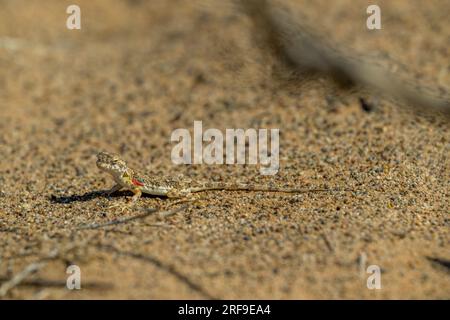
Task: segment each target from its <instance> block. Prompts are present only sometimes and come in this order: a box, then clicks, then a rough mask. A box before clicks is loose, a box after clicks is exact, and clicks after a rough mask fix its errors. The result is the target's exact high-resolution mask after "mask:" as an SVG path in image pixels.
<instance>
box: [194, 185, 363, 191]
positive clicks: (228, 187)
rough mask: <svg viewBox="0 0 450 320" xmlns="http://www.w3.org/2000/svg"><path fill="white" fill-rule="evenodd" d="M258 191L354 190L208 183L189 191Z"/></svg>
mask: <svg viewBox="0 0 450 320" xmlns="http://www.w3.org/2000/svg"><path fill="white" fill-rule="evenodd" d="M215 190H216V191H260V192H280V193H312V192H354V191H355V190H352V189H333V188H331V189H326V188H311V189H308V188H278V187H261V186H254V185H246V184H209V185H205V186H201V187H196V188H191V189H190V192H191V193H198V192H204V191H215Z"/></svg>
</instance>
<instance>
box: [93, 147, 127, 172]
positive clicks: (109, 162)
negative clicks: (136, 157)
mask: <svg viewBox="0 0 450 320" xmlns="http://www.w3.org/2000/svg"><path fill="white" fill-rule="evenodd" d="M97 167H98V168H99V169H100V170H103V171H106V172H108V173H109V174H111V175H113V176H114V177H118V176H122V175H123V174H124V173H125V172H126V171H127V170H128V166H127V163H126V162H125V161H123V160H122V159H121V158H120V157H119V156H118V155H116V154H113V153H108V152H100V153H98V154H97Z"/></svg>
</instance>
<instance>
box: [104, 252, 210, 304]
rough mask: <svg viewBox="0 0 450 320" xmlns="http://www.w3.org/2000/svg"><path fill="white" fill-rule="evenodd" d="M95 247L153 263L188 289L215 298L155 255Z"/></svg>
mask: <svg viewBox="0 0 450 320" xmlns="http://www.w3.org/2000/svg"><path fill="white" fill-rule="evenodd" d="M97 248H99V249H101V250H106V251H110V252H114V253H116V254H119V255H122V256H125V257H131V258H134V259H138V260H142V261H146V262H149V263H151V264H153V265H154V266H156V267H158V268H160V269H162V270H165V271H167V272H169V273H170V274H171V275H173V276H174V277H176V278H177V279H178V280H180V281H181V282H183V283H184V284H186V285H187V286H188V287H189V288H190V289H192V290H194V291H196V292H197V293H199V294H201V295H203V296H205V297H206V298H208V299H211V300H217V297H215V296H213V295H211V294H210V293H209V292H208V291H206V290H205V289H204V288H203V287H202V286H200V285H199V284H197V283H195V282H193V281H192V280H191V279H189V278H188V277H187V276H186V275H184V274H182V273H181V272H179V271H178V270H177V269H176V268H175V267H174V266H172V265H168V264H165V263H164V262H162V261H160V260H158V259H157V258H156V257H153V256H150V255H142V254H140V253H134V252H126V251H121V250H119V249H117V248H116V247H114V246H111V245H97Z"/></svg>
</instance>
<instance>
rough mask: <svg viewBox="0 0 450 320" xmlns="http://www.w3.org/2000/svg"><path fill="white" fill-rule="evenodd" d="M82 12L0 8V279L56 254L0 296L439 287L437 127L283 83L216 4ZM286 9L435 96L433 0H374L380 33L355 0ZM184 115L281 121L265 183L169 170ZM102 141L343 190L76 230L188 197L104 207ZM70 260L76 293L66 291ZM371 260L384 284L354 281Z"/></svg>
mask: <svg viewBox="0 0 450 320" xmlns="http://www.w3.org/2000/svg"><path fill="white" fill-rule="evenodd" d="M77 3H78V5H79V6H80V7H81V11H82V29H81V30H68V29H67V28H66V27H65V23H66V18H67V16H68V15H67V14H66V8H67V6H68V5H70V4H72V3H71V1H56V0H54V1H50V0H49V1H1V2H0V5H1V7H2V9H1V10H0V70H1V72H0V75H1V76H0V112H1V113H0V279H1V280H0V290H1V288H2V285H4V284H5V283H7V281H8V280H11V279H12V277H14V275H18V274H20V272H21V271H22V270H23V269H24V268H25V267H26V266H27V265H29V264H32V263H34V262H36V261H42V259H45V258H46V257H47V258H48V257H49V255H51V254H52V252H53V254H54V253H55V251H54V250H57V254H56V255H54V256H51V258H49V259H47V260H45V262H46V264H45V265H43V266H41V267H40V268H39V270H37V271H36V272H35V273H33V274H30V275H29V276H27V277H26V278H25V279H24V280H23V281H22V282H21V283H19V284H18V285H16V286H13V287H12V288H10V289H8V290H6V291H7V292H5V294H4V297H3V298H13V299H25V298H26V299H90V298H100V299H119V298H125V299H165V298H167V299H176V298H178V299H186V298H189V299H204V298H219V299H244V298H245V299H260V298H261V299H422V298H425V299H429V298H438V299H448V298H450V278H449V261H450V250H449V248H450V246H449V212H450V204H449V190H450V189H449V181H450V179H449V178H450V165H449V159H448V158H449V154H450V147H449V146H450V144H449V142H450V133H449V121H448V119H447V120H446V119H445V118H442V117H438V116H435V117H433V116H421V115H417V114H415V113H413V112H410V111H406V110H407V109H404V110H405V111H402V110H403V109H401V108H399V106H398V104H397V103H395V102H392V101H388V100H386V99H383V98H380V97H379V96H377V95H376V94H373V95H369V96H361V95H360V93H358V92H356V93H355V92H350V93H349V92H346V91H344V90H342V89H340V88H339V87H337V86H336V85H334V84H333V83H332V81H331V80H330V79H328V78H327V77H315V78H308V77H304V78H303V79H300V81H287V80H286V77H287V76H286V74H285V73H284V72H285V70H284V69H283V67H282V66H280V65H279V64H278V62H277V61H276V59H275V58H274V57H273V56H271V55H270V54H268V53H267V52H265V51H264V48H261V46H259V45H258V43H257V40H255V37H253V35H254V34H255V33H254V30H253V29H252V27H251V23H250V22H249V20H248V19H247V18H246V17H245V16H243V15H239V14H237V13H236V12H234V11H233V10H232V7H231V6H229V5H227V4H224V2H221V3H217V2H214V1H175V0H171V1H115V2H114V5H111V2H110V1H106V0H98V1H85V0H79V1H77ZM296 3H297V5H296V6H297V8H298V10H299V11H301V12H302V14H303V15H304V16H306V17H307V18H308V20H309V21H310V22H311V25H312V26H313V27H314V28H316V29H317V30H320V32H322V33H323V34H325V35H326V37H327V38H329V39H330V40H333V41H334V42H336V43H338V44H339V45H343V46H345V47H348V48H353V50H359V51H360V52H364V53H367V54H379V55H389V56H390V57H392V58H393V59H395V60H396V61H398V62H399V63H401V64H403V65H406V66H407V67H408V69H409V70H411V72H412V74H413V75H414V77H415V78H416V79H419V80H420V81H422V82H423V83H426V84H429V85H430V86H435V87H436V86H439V87H443V88H449V87H450V72H449V64H448V62H449V59H448V58H449V56H450V52H449V49H450V47H449V45H448V44H449V41H448V39H449V38H450V28H449V20H448V14H449V13H450V3H449V2H448V1H438V0H433V1H418V0H417V1H406V0H404V1H403V0H398V1H395V2H392V1H379V5H380V6H381V8H382V17H383V29H382V30H381V31H375V32H374V31H368V30H367V29H366V28H365V19H366V13H365V8H366V7H367V6H368V4H369V3H368V2H367V1H354V0H341V1H338V2H336V3H334V2H333V3H332V4H331V3H330V2H329V1H314V2H313V1H296ZM255 41H256V42H255ZM300 78H301V76H300ZM297 80H298V79H297ZM287 82H289V83H287ZM361 94H362V93H361ZM364 94H366V93H364ZM360 97H364V99H368V100H367V101H371V102H370V107H369V108H362V107H361V103H360V101H359V98H360ZM195 120H202V121H203V126H204V127H205V128H217V129H219V130H225V129H226V128H279V129H280V132H281V135H280V170H279V172H278V174H276V175H274V176H263V175H261V174H260V172H259V167H258V166H255V165H179V166H177V165H174V164H173V163H172V161H171V158H170V154H171V150H172V147H173V146H174V143H171V141H170V135H171V133H172V131H173V130H174V129H177V128H187V129H190V130H191V129H192V128H193V123H194V121H195ZM100 150H106V151H109V152H116V153H119V154H121V155H122V156H123V157H124V158H125V159H126V160H127V161H128V162H129V164H130V165H131V166H133V167H135V168H139V169H140V170H143V171H145V172H147V173H148V174H151V175H162V174H166V175H179V174H184V175H186V176H188V177H190V178H191V179H193V180H194V181H203V180H206V181H231V182H233V181H241V182H249V183H256V184H260V185H276V186H297V187H305V188H314V187H322V188H351V189H354V190H355V191H354V192H329V193H309V194H299V195H292V194H283V193H277V194H275V193H264V192H239V193H236V192H227V191H219V192H208V193H206V194H203V195H202V196H203V197H205V198H206V199H205V200H203V201H200V202H198V203H188V204H187V206H186V207H182V209H181V210H180V211H179V212H177V213H176V214H173V215H171V216H168V217H162V216H161V215H159V214H156V213H155V214H151V215H149V216H148V217H146V218H142V219H136V220H133V221H130V222H129V223H124V224H118V225H112V226H107V227H102V228H97V229H83V230H79V229H77V228H78V227H80V226H83V225H86V224H92V223H98V224H101V223H106V222H108V221H113V220H114V219H122V218H127V217H132V216H135V215H137V214H142V213H144V212H146V211H145V210H147V209H149V208H157V209H158V210H162V211H164V210H170V209H173V208H174V207H180V206H183V205H182V204H175V201H174V200H171V199H165V198H160V197H151V196H147V197H143V198H142V199H140V200H139V202H138V204H137V205H136V206H135V207H133V209H130V210H127V211H125V212H121V211H120V210H119V209H117V208H109V207H110V206H111V205H114V204H123V203H125V202H126V201H127V199H129V198H130V196H131V193H130V192H127V191H122V192H117V193H115V194H114V195H113V197H112V198H111V199H108V198H106V197H104V196H102V195H101V194H100V191H102V190H106V189H108V188H110V187H111V186H112V184H113V182H112V180H111V179H110V177H108V176H107V175H106V174H105V173H101V172H100V171H99V169H98V168H97V167H96V166H95V159H96V157H95V156H96V153H97V152H98V151H100ZM69 265H77V266H79V268H80V270H81V286H82V289H81V290H68V289H67V288H66V279H67V277H68V276H69V275H68V274H66V268H67V266H69ZM371 265H375V266H378V267H379V268H380V270H381V289H368V287H367V279H368V277H369V276H370V275H371V273H367V272H366V271H367V268H368V267H369V266H371ZM3 288H4V287H3Z"/></svg>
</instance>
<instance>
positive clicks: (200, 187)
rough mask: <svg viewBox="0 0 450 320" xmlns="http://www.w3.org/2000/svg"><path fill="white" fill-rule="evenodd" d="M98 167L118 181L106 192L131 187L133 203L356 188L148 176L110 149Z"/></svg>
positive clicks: (100, 158)
mask: <svg viewBox="0 0 450 320" xmlns="http://www.w3.org/2000/svg"><path fill="white" fill-rule="evenodd" d="M97 167H98V168H100V169H101V170H103V171H105V172H107V173H109V174H110V175H111V176H112V177H113V179H114V181H115V182H116V185H114V186H113V187H112V188H111V189H110V190H109V191H107V194H108V195H110V194H111V193H113V192H116V191H119V190H121V189H126V190H130V191H132V192H133V193H134V196H133V198H132V203H134V202H136V201H137V200H138V199H139V198H140V197H141V196H142V193H146V194H150V195H155V196H164V197H169V198H185V197H188V196H189V195H190V194H192V193H197V192H203V191H211V190H228V191H263V192H283V193H308V192H332V191H353V190H346V189H340V190H337V189H295V188H273V187H258V186H252V185H245V184H226V183H209V182H204V183H192V181H190V180H187V179H176V178H172V177H161V176H154V177H149V176H146V175H144V174H141V173H139V172H138V171H136V170H133V169H131V168H130V167H128V165H127V163H126V162H125V161H124V160H122V159H121V158H120V157H119V156H118V155H116V154H111V153H107V152H100V153H99V154H98V155H97Z"/></svg>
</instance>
